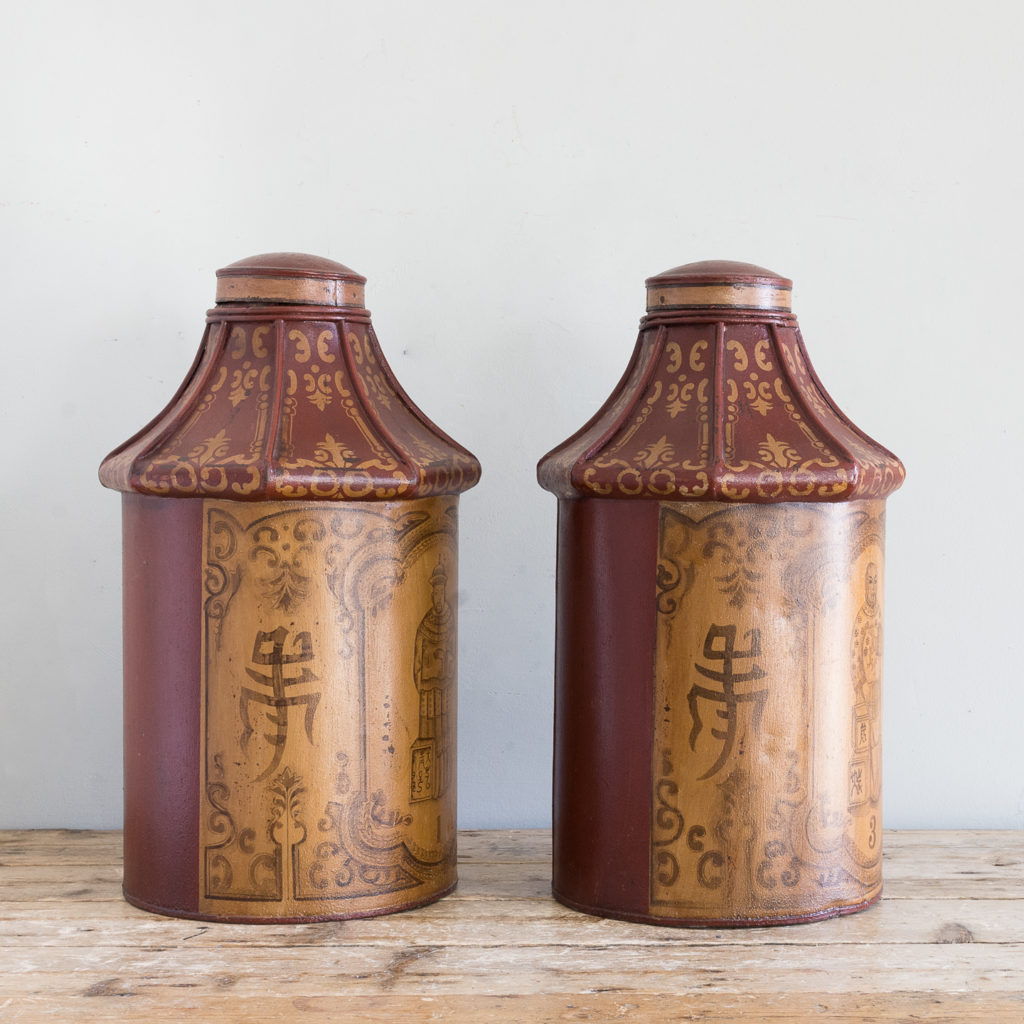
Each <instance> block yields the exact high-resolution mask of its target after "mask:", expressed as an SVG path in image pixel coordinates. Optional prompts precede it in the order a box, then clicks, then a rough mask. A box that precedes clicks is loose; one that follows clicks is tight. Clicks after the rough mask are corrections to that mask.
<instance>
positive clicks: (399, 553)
mask: <svg viewBox="0 0 1024 1024" xmlns="http://www.w3.org/2000/svg"><path fill="white" fill-rule="evenodd" d="M217 279H218V280H217V303H216V306H215V307H214V308H213V309H212V310H210V312H209V313H208V314H207V324H206V330H205V332H204V335H203V339H202V344H201V346H200V349H199V354H198V355H197V357H196V360H195V363H194V365H193V366H192V369H191V371H190V372H189V375H188V377H187V378H186V379H185V382H184V383H183V384H182V386H181V388H180V389H179V391H178V393H177V395H175V397H174V399H173V400H172V401H171V403H170V404H169V405H168V406H167V408H166V409H165V410H164V411H163V412H162V413H161V414H160V415H159V416H158V417H157V418H156V419H155V420H153V422H152V423H150V424H149V425H148V426H147V427H145V428H144V429H143V430H142V431H141V432H140V433H138V434H136V435H135V437H133V438H132V439H131V440H129V441H128V442H126V443H125V444H123V445H122V446H121V447H120V448H118V449H116V450H115V451H114V452H112V453H111V454H110V455H109V456H108V457H107V458H106V459H105V460H104V462H103V464H102V466H101V469H100V479H101V481H102V482H103V483H104V484H105V485H106V486H107V487H111V488H114V489H116V490H119V491H122V492H123V529H124V739H125V822H124V828H125V838H124V852H125V864H124V893H125V896H126V898H127V899H128V900H129V901H130V902H131V903H133V904H135V905H137V906H139V907H143V908H145V909H147V910H153V911H158V912H160V913H166V914H173V915H178V916H183V917H195V918H204V919H213V920H224V921H306V920H322V919H332V918H348V917H362V916H367V915H373V914H382V913H387V912H390V911H397V910H402V909H405V908H408V907H412V906H417V905H420V904H423V903H427V902H430V901H432V900H435V899H437V898H439V897H441V896H443V895H444V894H445V893H446V892H448V891H450V890H451V889H452V888H453V887H454V885H455V882H456V864H455V854H456V850H455V844H456V818H455V814H456V802H455V800H456V771H455V749H456V747H455V743H456V735H455V721H456V643H457V637H456V588H457V579H458V576H457V572H458V550H457V505H458V495H459V493H460V492H461V491H463V490H466V489H467V488H469V487H472V486H473V485H474V484H475V483H476V482H477V480H478V478H479V474H480V467H479V464H478V462H477V461H476V459H475V458H474V457H473V456H472V455H471V454H470V453H469V452H468V451H466V449H465V448H462V447H461V446H460V445H458V444H456V443H455V442H454V441H453V440H452V439H451V438H449V437H448V436H447V435H445V434H443V433H442V432H441V431H440V430H439V429H438V428H437V427H436V426H435V425H434V424H433V423H431V422H430V420H428V419H427V418H426V416H424V414H423V413H422V412H420V411H419V409H417V408H416V406H415V405H413V403H412V402H411V401H410V400H409V398H408V397H407V395H406V394H405V392H404V391H403V390H402V388H401V386H400V385H399V383H398V381H397V380H396V379H395V376H394V374H393V373H392V372H391V370H390V368H389V367H388V364H387V362H386V361H385V359H384V356H383V354H382V352H381V349H380V345H379V343H378V341H377V338H376V336H375V334H374V330H373V327H372V325H371V322H370V314H369V312H368V311H367V309H366V308H365V306H364V301H363V296H364V284H365V278H363V277H361V276H360V275H358V274H356V273H354V272H353V271H352V270H350V269H348V268H347V267H345V266H343V265H342V264H340V263H334V262H332V261H330V260H326V259H320V258H317V257H312V256H305V255H300V254H295V253H274V254H269V255H264V256H256V257H252V258H250V259H246V260H242V261H240V262H238V263H234V264H232V265H231V266H229V267H226V268H225V269H223V270H220V271H218V272H217Z"/></svg>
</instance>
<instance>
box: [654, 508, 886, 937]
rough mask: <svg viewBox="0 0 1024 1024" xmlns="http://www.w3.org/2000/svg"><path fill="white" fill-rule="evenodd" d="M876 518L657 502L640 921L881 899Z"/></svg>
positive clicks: (753, 916)
mask: <svg viewBox="0 0 1024 1024" xmlns="http://www.w3.org/2000/svg"><path fill="white" fill-rule="evenodd" d="M883 508H884V504H883V502H881V501H856V502H849V503H846V504H839V505H822V504H809V503H787V504H780V505H743V506H730V507H724V508H723V507H722V506H721V505H718V504H712V503H692V504H682V503H671V504H669V503H664V504H662V505H661V509H660V526H659V565H658V583H657V586H658V599H657V600H658V605H657V607H658V615H657V642H656V664H655V700H654V722H653V732H654V746H653V765H652V767H653V782H654V786H653V792H652V834H651V876H650V913H651V914H652V915H655V916H662V917H666V918H673V919H692V920H716V919H725V920H744V919H748V920H759V919H778V918H787V917H801V916H806V915H813V914H817V913H824V912H828V911H830V910H832V909H835V908H841V907H853V906H857V905H860V904H863V903H866V902H868V901H870V900H871V899H873V898H874V897H875V896H877V895H878V893H879V891H880V889H881V881H882V878H881V854H882V805H881V748H880V742H879V724H880V687H881V657H882V598H881V595H882V568H883V536H884V532H883V531H884V526H883Z"/></svg>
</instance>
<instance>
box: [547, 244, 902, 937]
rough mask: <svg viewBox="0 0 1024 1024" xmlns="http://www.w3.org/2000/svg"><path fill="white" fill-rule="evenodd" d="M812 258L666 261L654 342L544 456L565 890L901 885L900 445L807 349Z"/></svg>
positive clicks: (557, 880) (676, 895)
mask: <svg viewBox="0 0 1024 1024" xmlns="http://www.w3.org/2000/svg"><path fill="white" fill-rule="evenodd" d="M790 292H791V282H790V281H788V280H786V279H784V278H781V277H779V276H778V275H776V274H773V273H772V272H771V271H768V270H764V269H763V268H760V267H755V266H751V265H749V264H743V263H731V262H717V261H716V262H707V263H694V264H689V265H687V266H683V267H677V268H675V269H674V270H670V271H667V272H666V273H664V274H660V275H658V276H657V277H653V278H650V279H649V280H648V281H647V310H648V312H647V316H646V317H645V318H644V319H643V320H642V321H641V326H640V336H639V338H638V340H637V343H636V348H635V350H634V352H633V358H632V361H631V362H630V364H629V367H628V369H627V370H626V373H625V375H624V376H623V378H622V380H621V381H620V383H619V385H618V387H617V388H616V389H615V391H614V393H613V394H612V396H611V397H610V398H609V399H608V401H607V402H606V403H605V405H604V406H603V407H602V408H601V410H600V411H599V412H598V413H597V415H596V416H595V417H594V418H593V419H592V420H591V421H590V422H589V423H588V424H586V426H584V427H583V428H582V429H581V430H580V431H579V432H578V433H576V434H575V435H573V437H571V438H570V439H569V440H567V441H566V442H565V443H564V444H562V445H560V446H559V447H558V448H556V449H555V450H554V451H552V452H551V453H550V454H548V455H547V456H545V457H544V458H543V459H542V460H541V462H540V465H539V478H540V482H541V484H542V486H543V487H545V488H546V489H547V490H549V491H552V492H553V493H554V494H556V495H557V496H558V499H559V503H558V571H557V629H556V667H555V690H556V695H555V781H554V893H555V896H556V897H557V898H558V899H560V900H561V901H562V902H564V903H566V904H568V905H569V906H572V907H575V908H577V909H579V910H584V911H587V912H589V913H594V914H601V915H605V916H609V917H621V918H627V919H630V920H638V921H650V922H654V923H659V924H675V925H689V924H697V925H753V924H772V923H775V924H778V923H784V922H796V921H810V920H814V919H817V918H822V917H829V916H833V915H836V914H842V913H849V912H852V911H855V910H859V909H861V908H863V907H866V906H868V905H870V904H871V903H873V902H874V901H875V900H877V899H878V898H879V896H880V895H881V889H882V860H881V856H882V803H881V747H880V734H879V730H880V721H881V719H880V699H881V692H880V687H881V669H882V578H883V567H884V559H883V539H884V537H883V535H884V522H885V519H884V503H885V498H886V497H887V496H888V495H889V494H890V493H891V492H892V491H894V490H895V489H896V488H897V487H899V486H900V484H901V483H902V482H903V477H904V470H903V466H902V465H901V463H900V462H899V460H898V459H897V458H896V457H895V456H894V455H892V454H891V453H890V452H888V451H886V450H885V449H884V448H882V447H881V446H880V445H878V444H876V443H875V442H874V441H872V440H871V439H870V438H868V437H867V436H866V435H865V434H864V433H862V432H861V431H860V430H859V429H857V428H856V427H855V426H854V425H853V424H852V423H851V422H850V421H849V420H848V419H847V418H846V417H845V416H844V415H843V414H842V413H841V412H840V411H839V409H838V408H837V406H836V404H835V402H833V401H832V399H831V398H830V397H829V395H828V393H827V392H826V391H825V389H824V388H823V387H822V385H821V382H820V381H819V380H818V378H817V376H816V375H815V373H814V370H813V369H812V368H811V364H810V362H809V361H808V358H807V353H806V351H805V349H804V344H803V340H802V339H801V336H800V330H799V327H798V326H797V321H796V318H795V317H794V315H793V314H792V312H791V309H790Z"/></svg>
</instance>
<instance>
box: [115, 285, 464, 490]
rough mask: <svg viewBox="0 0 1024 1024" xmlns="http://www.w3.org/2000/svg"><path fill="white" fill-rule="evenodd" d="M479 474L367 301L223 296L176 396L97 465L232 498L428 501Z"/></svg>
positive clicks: (119, 479)
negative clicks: (426, 401) (409, 388)
mask: <svg viewBox="0 0 1024 1024" xmlns="http://www.w3.org/2000/svg"><path fill="white" fill-rule="evenodd" d="M285 269H287V268H285ZM479 475H480V466H479V463H478V462H477V460H476V459H475V458H474V457H473V456H472V455H471V454H470V453H469V452H468V451H466V449H465V448H463V447H461V446H460V445H458V444H457V443H456V442H455V441H453V440H452V439H451V438H450V437H448V435H447V434H445V433H444V432H443V431H441V430H440V429H439V428H438V427H437V426H435V425H434V424H433V423H432V422H431V421H430V420H429V419H428V418H427V417H426V416H425V415H424V414H423V413H422V412H421V411H420V410H419V409H418V408H417V407H416V406H415V405H414V404H413V402H412V401H411V400H410V399H409V397H408V396H407V395H406V394H405V392H404V391H403V390H402V388H401V386H400V385H399V383H398V381H397V380H396V378H395V376H394V374H393V373H392V372H391V369H390V368H389V366H388V365H387V362H386V360H385V359H384V356H383V354H382V352H381V349H380V345H379V344H378V342H377V338H376V336H375V334H374V332H373V327H372V325H371V323H370V320H369V315H368V314H367V313H366V312H365V310H363V309H361V308H357V307H350V308H331V307H324V306H299V305H296V306H275V307H263V308H261V307H259V306H253V305H249V306H247V307H245V308H244V309H243V310H242V311H241V312H239V311H238V310H237V309H235V308H233V307H231V306H230V305H228V304H224V305H218V306H217V307H216V308H215V309H214V310H212V311H211V313H210V315H209V317H208V326H207V329H206V332H205V334H204V337H203V341H202V344H201V346H200V350H199V354H198V356H197V358H196V361H195V363H194V364H193V367H192V370H191V371H190V373H189V375H188V377H187V378H186V379H185V381H184V383H183V384H182V386H181V388H180V389H179V390H178V393H177V394H176V395H175V397H174V399H173V400H172V401H171V403H170V404H169V405H168V406H167V408H166V409H165V410H164V411H163V412H162V413H161V414H160V415H159V416H158V417H157V418H156V419H155V420H153V422H152V423H150V424H149V425H148V426H147V427H145V428H144V429H143V430H142V431H140V432H139V433H138V434H136V435H135V437H133V438H131V439H130V440H129V441H127V442H126V443H125V444H123V445H122V446H121V447H120V448H118V449H116V450H115V451H114V452H112V453H111V454H110V455H109V456H108V457H107V458H106V459H105V460H104V462H103V465H102V466H101V469H100V479H101V481H102V482H103V483H104V484H105V485H106V486H108V487H112V488H115V489H117V490H121V491H135V492H138V493H142V494H152V495H160V496H165V497H220V498H230V499H234V500H276V499H307V500H318V499H322V500H391V499H406V498H419V497H427V496H432V495H437V494H451V493H458V492H460V491H463V490H466V489H467V488H469V487H472V486H473V485H474V484H475V483H476V482H477V480H478V479H479Z"/></svg>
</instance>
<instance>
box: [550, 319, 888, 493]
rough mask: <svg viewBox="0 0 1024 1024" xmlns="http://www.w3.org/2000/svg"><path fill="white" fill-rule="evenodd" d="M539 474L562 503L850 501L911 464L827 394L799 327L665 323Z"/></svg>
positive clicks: (647, 331)
mask: <svg viewBox="0 0 1024 1024" xmlns="http://www.w3.org/2000/svg"><path fill="white" fill-rule="evenodd" d="M539 476H540V480H541V484H542V486H544V487H546V488H547V489H548V490H551V491H554V492H555V493H556V494H558V495H560V496H562V497H578V496H587V495H590V496H601V497H613V498H615V497H618V498H623V497H649V498H660V499H665V500H687V499H688V500H696V499H704V500H707V499H717V500H721V501H737V502H743V501H753V502H772V501H846V500H850V499H852V498H855V497H856V498H862V497H865V498H867V497H870V498H878V497H884V496H885V495H887V494H889V493H890V492H891V491H893V490H895V489H896V487H898V486H899V485H900V483H902V480H903V467H902V465H901V464H900V462H899V460H898V459H896V458H895V456H893V455H891V454H890V453H889V452H887V451H886V450H885V449H884V448H882V447H881V446H879V445H876V444H875V443H874V442H873V441H871V440H870V439H868V438H866V437H865V436H864V435H863V434H861V433H860V432H859V431H857V430H856V428H854V427H852V425H850V424H849V422H848V421H847V420H846V419H845V417H844V416H843V415H842V413H840V412H839V411H838V410H837V409H836V408H835V407H834V405H833V404H832V403H831V401H830V400H829V399H828V397H827V395H825V393H824V391H823V390H822V389H821V386H820V384H819V383H818V381H817V378H816V377H815V376H814V372H813V370H812V369H811V368H810V364H809V362H808V361H807V357H806V353H805V352H804V351H803V347H802V344H801V342H800V340H799V335H798V332H797V330H796V327H795V321H789V322H788V323H783V324H782V325H781V326H780V325H779V324H776V323H774V322H773V323H758V322H752V321H749V320H748V321H741V322H735V323H729V322H722V321H719V322H718V323H700V322H694V321H685V322H672V321H670V320H664V319H662V320H659V321H657V323H651V324H649V325H647V326H645V327H642V329H641V333H640V338H639V340H638V342H637V348H636V351H635V352H634V357H633V363H632V365H631V367H630V370H629V372H628V373H627V375H626V377H625V378H624V380H623V382H622V383H621V384H620V386H619V388H618V389H617V390H616V392H615V393H614V394H613V396H612V398H611V399H610V400H609V402H608V403H606V405H605V408H604V409H603V410H602V411H601V413H600V414H599V415H598V416H597V417H595V419H594V421H593V422H592V423H591V424H589V425H588V427H587V428H586V429H585V430H584V431H582V432H580V433H579V434H577V435H576V436H575V437H573V438H570V439H569V440H568V441H566V442H565V443H564V444H563V445H561V446H560V447H558V448H556V449H555V450H554V451H552V452H551V453H550V454H549V455H547V456H545V458H544V459H543V460H542V461H541V464H540V467H539Z"/></svg>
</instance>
